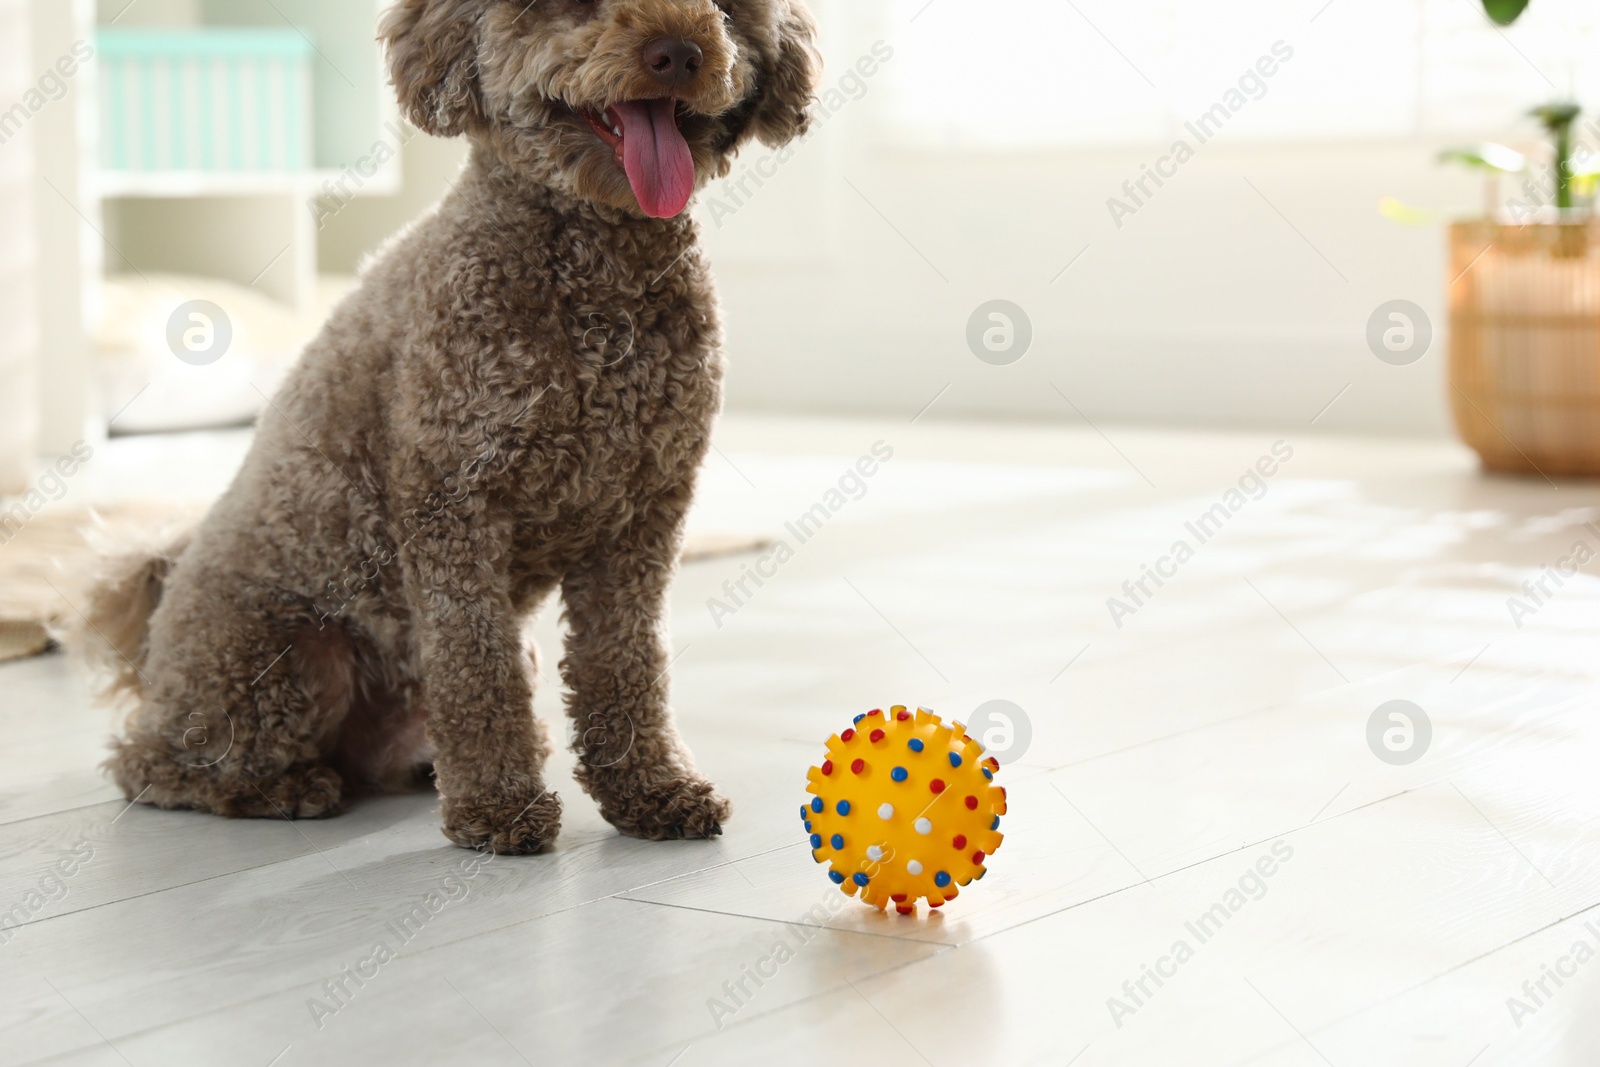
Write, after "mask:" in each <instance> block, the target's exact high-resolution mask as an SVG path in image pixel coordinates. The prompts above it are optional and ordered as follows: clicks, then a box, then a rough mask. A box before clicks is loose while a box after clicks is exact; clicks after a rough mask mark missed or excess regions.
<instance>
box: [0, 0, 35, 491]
mask: <svg viewBox="0 0 1600 1067" xmlns="http://www.w3.org/2000/svg"><path fill="white" fill-rule="evenodd" d="M32 40H33V37H32V34H31V33H30V32H29V22H28V4H27V0H0V111H5V110H8V109H10V108H11V107H12V105H14V104H16V103H18V102H19V101H21V100H22V99H23V96H24V94H26V93H27V91H28V89H29V88H30V87H31V86H32V84H33V79H32V78H31V77H30V76H29V72H30V71H31V70H32V68H33V54H32V47H31V44H32ZM31 133H32V131H31V130H29V129H28V126H27V124H23V125H22V126H20V127H16V126H14V125H0V139H3V143H0V205H4V210H0V494H5V493H15V492H18V491H19V490H21V489H22V487H23V486H24V485H25V484H26V482H27V479H28V476H29V474H30V473H31V470H32V466H33V459H34V441H35V438H36V435H37V431H38V410H39V404H38V397H37V386H36V378H35V366H36V361H37V350H38V329H37V322H36V314H37V311H36V309H37V300H36V297H35V291H34V276H35V265H34V257H35V250H36V242H35V240H34V234H33V221H34V211H33V206H32V197H33V141H32V136H31Z"/></svg>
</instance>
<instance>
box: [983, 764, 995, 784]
mask: <svg viewBox="0 0 1600 1067" xmlns="http://www.w3.org/2000/svg"><path fill="white" fill-rule="evenodd" d="M983 776H984V777H985V778H987V779H989V781H991V782H992V781H994V772H993V771H991V770H990V769H989V768H987V767H985V768H984V769H983Z"/></svg>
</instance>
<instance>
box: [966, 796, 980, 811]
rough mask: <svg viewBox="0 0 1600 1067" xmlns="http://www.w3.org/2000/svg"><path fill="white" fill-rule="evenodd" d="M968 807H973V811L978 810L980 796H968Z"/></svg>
mask: <svg viewBox="0 0 1600 1067" xmlns="http://www.w3.org/2000/svg"><path fill="white" fill-rule="evenodd" d="M967 807H969V808H971V809H972V810H973V811H977V810H978V798H977V797H968V798H967Z"/></svg>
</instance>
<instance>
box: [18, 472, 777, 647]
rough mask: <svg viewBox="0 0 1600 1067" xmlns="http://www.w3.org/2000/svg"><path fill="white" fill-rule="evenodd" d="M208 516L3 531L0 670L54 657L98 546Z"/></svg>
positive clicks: (86, 513) (132, 517)
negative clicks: (58, 634) (59, 633)
mask: <svg viewBox="0 0 1600 1067" xmlns="http://www.w3.org/2000/svg"><path fill="white" fill-rule="evenodd" d="M203 511H204V509H203V508H199V507H196V506H194V505H187V504H168V503H157V502H140V503H136V504H120V505H115V506H106V507H99V508H95V509H92V510H91V509H89V508H57V509H47V510H45V511H42V512H40V513H39V514H38V515H35V516H33V517H32V518H31V519H30V520H29V521H28V522H27V523H26V524H25V525H23V526H22V528H21V530H20V532H17V531H15V530H14V529H13V528H7V527H0V541H3V543H0V663H6V662H9V661H11V660H17V659H25V658H27V657H29V656H37V655H40V654H41V653H44V652H48V651H50V649H51V648H52V647H53V646H54V641H53V640H52V639H51V637H50V634H51V632H52V631H53V630H55V631H58V630H59V629H60V628H61V627H62V626H64V625H70V624H71V623H72V622H74V621H75V620H76V619H77V617H78V616H77V613H78V611H79V609H80V608H82V607H83V597H84V592H85V589H86V588H87V586H88V583H89V582H90V580H91V577H92V574H93V571H94V568H95V559H96V554H97V548H96V546H100V545H106V544H116V543H118V542H121V541H126V540H128V539H130V538H138V539H140V540H146V539H148V538H149V537H150V536H151V535H152V534H154V533H156V532H158V531H159V530H161V529H162V528H163V527H170V528H173V529H177V528H181V527H183V526H185V525H187V524H189V523H191V522H194V521H195V520H197V519H198V518H199V517H200V515H201V514H202V513H203ZM6 537H10V540H4V538H6ZM768 544H770V542H769V541H768V540H767V539H765V538H760V537H751V536H747V535H740V534H721V533H711V532H707V533H695V532H691V533H690V534H689V538H688V543H687V544H686V545H685V546H684V550H683V559H684V562H685V563H691V562H696V561H699V560H706V559H716V558H719V557H722V556H732V555H738V554H740V553H743V552H752V551H756V550H759V549H762V548H765V547H766V546H767V545H768Z"/></svg>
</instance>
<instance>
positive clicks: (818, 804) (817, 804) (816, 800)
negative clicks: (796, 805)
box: [802, 797, 824, 815]
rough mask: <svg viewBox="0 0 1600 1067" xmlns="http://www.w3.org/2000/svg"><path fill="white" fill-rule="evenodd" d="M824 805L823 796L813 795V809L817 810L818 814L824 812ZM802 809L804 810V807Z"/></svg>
mask: <svg viewBox="0 0 1600 1067" xmlns="http://www.w3.org/2000/svg"><path fill="white" fill-rule="evenodd" d="M823 806H824V805H823V803H822V798H821V797H812V798H811V810H812V811H814V812H816V813H817V814H818V815H821V814H822V809H823ZM802 810H804V809H802Z"/></svg>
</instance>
